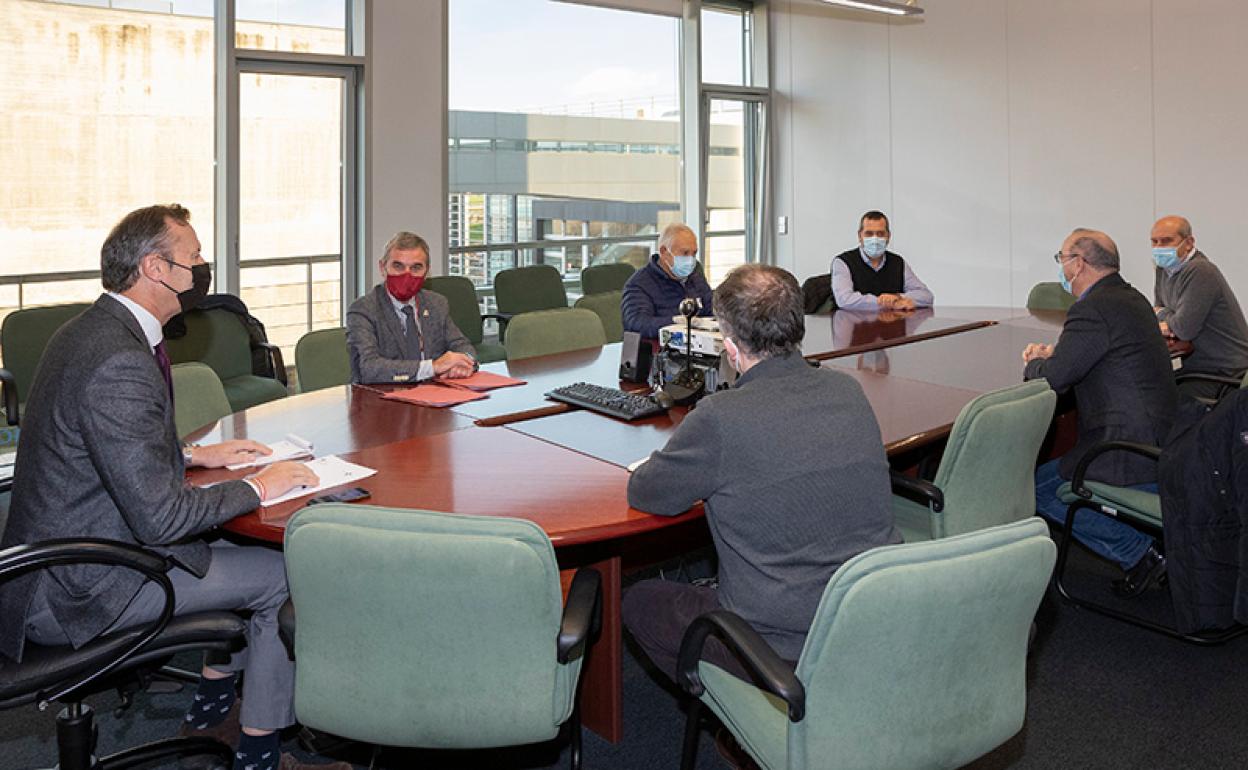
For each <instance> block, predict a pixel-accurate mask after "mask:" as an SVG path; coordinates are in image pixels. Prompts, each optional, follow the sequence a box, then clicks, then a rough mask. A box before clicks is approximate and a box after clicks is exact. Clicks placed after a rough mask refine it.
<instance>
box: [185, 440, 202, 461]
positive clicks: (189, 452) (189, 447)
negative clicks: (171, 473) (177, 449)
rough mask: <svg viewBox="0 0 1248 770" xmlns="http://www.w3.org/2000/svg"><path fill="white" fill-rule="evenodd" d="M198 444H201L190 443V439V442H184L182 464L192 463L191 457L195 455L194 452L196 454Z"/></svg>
mask: <svg viewBox="0 0 1248 770" xmlns="http://www.w3.org/2000/svg"><path fill="white" fill-rule="evenodd" d="M197 446H199V445H198V444H192V443H190V442H189V441H188V442H184V443H183V444H182V464H183V465H190V464H191V457H192V456H194V454H195V447H197Z"/></svg>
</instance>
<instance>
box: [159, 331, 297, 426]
mask: <svg viewBox="0 0 1248 770" xmlns="http://www.w3.org/2000/svg"><path fill="white" fill-rule="evenodd" d="M182 318H183V319H184V320H185V321H186V334H185V335H183V336H182V337H179V338H177V339H167V340H165V346H166V348H167V349H168V351H169V360H170V361H172V362H173V363H175V364H181V363H186V362H188V361H199V362H201V363H205V364H207V365H208V366H210V367H212V370H213V371H214V372H216V373H217V377H219V378H220V379H221V384H222V385H223V386H225V395H226V397H227V398H229V399H230V406H231V407H232V408H233V411H235V412H237V411H240V410H243V409H246V408H248V407H251V406H255V405H257V404H263V403H265V402H266V401H272V400H274V399H278V398H285V397H286V395H287V393H286V384H285V383H284V382H279V381H278V380H274V379H271V378H269V377H258V376H256V375H254V374H252V373H251V339H250V337H249V336H248V334H247V329H246V327H245V326H244V325H243V322H242V321H241V320H240V319H239V317H238V316H237V315H235V314H234V313H232V312H230V311H229V310H224V309H221V308H215V309H213V310H192V311H190V312H189V313H184V314H183V316H182ZM267 348H268V350H269V351H270V353H271V354H273V355H274V357H275V361H274V370H275V371H278V372H280V373H281V375H280V376H281V377H283V378H284V377H285V376H286V375H285V365H284V364H283V362H282V359H281V351H280V350H279V349H278V348H277V347H276V346H274V345H268V346H267Z"/></svg>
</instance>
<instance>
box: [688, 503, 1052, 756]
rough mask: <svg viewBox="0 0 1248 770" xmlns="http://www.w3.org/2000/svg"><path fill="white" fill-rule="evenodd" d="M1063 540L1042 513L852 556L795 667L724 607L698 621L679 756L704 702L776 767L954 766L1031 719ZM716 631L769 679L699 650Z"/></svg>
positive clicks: (693, 748)
mask: <svg viewBox="0 0 1248 770" xmlns="http://www.w3.org/2000/svg"><path fill="white" fill-rule="evenodd" d="M1055 552H1056V546H1054V544H1053V541H1052V540H1051V539H1050V538H1049V533H1048V528H1047V527H1046V526H1045V524H1044V522H1042V521H1041V520H1040V519H1037V518H1034V517H1033V518H1031V519H1028V520H1026V521H1020V522H1014V523H1013V524H1006V525H1003V526H1000V527H993V528H991V529H986V530H980V531H978V532H972V533H969V534H965V535H956V536H954V537H948V538H944V539H941V540H933V541H929V542H925V543H913V544H903V545H895V546H886V547H883V548H876V549H873V550H871V551H867V552H866V553H863V554H859V555H858V556H856V557H854V558H853V559H850V560H849V561H848V562H846V563H845V564H844V565H843V566H842V567H841V568H840V569H839V570H837V572H836V574H835V575H833V576H832V579H831V580H830V581H829V582H828V586H827V588H826V590H825V591H824V594H823V600H822V601H821V602H820V604H819V608H818V610H816V612H815V617H814V621H813V622H812V624H811V628H810V634H809V636H808V637H807V639H806V645H805V647H804V648H803V649H802V654H801V657H800V658H799V659H798V661H797V666H796V668H793V667H791V666H790V665H789V664H788V663H786V662H785V661H784V660H782V659H781V658H780V657H779V655H778V654H777V653H776V652H775V651H774V650H772V649H771V648H770V647H769V646H768V645H767V643H766V642H765V641H763V639H762V637H760V636H759V635H758V634H757V633H756V632H755V631H754V630H753V628H751V627H750V626H749V625H748V624H747V623H745V621H743V620H741V618H740V617H738V616H736V615H734V614H733V613H731V612H729V611H727V610H716V611H714V612H710V613H707V614H706V615H703V616H701V617H699V618H698V619H697V620H696V621H694V623H693V624H692V625H691V626H690V627H689V630H688V632H686V634H685V638H684V640H683V643H682V645H681V650H680V657H679V662H678V669H679V682H680V685H681V686H682V687H683V688H684V689H685V691H686V692H688V693H689V694H690V695H692V696H693V699H692V702H691V708H690V710H689V721H688V723H687V727H686V733H685V749H684V755H683V761H682V767H683V768H684V769H685V770H691V769H692V767H693V763H694V760H695V759H696V755H697V740H698V733H699V729H698V720H699V718H700V715H701V708H702V706H703V705H705V706H708V707H709V708H710V709H711V711H713V712H714V713H715V715H716V716H718V717H719V719H720V721H721V722H723V724H724V726H725V727H727V728H728V729H729V730H731V731H732V733H733V734H734V735H735V736H736V737H737V739H738V741H739V742H740V744H741V746H742V747H743V748H744V749H745V750H746V751H747V752H748V753H749V754H750V755H751V756H752V757H753V758H754V759H755V760H756V761H757V762H758V764H759V765H760V766H761V767H763V768H765V769H766V770H781V769H782V768H788V769H790V770H798V769H799V768H816V767H817V768H890V770H903V769H904V768H956V767H961V766H962V765H965V764H967V763H968V762H971V761H972V760H974V759H976V758H978V757H981V756H983V755H984V754H986V753H988V752H989V751H991V750H992V749H994V748H995V747H997V746H999V745H1000V744H1002V743H1004V742H1005V741H1006V740H1008V739H1009V738H1010V737H1011V736H1012V735H1014V734H1015V733H1016V732H1018V730H1019V729H1020V728H1022V726H1023V721H1024V717H1025V713H1026V698H1027V687H1026V672H1025V668H1026V658H1027V643H1028V636H1029V631H1030V628H1031V623H1032V618H1033V617H1034V615H1035V613H1036V608H1037V607H1038V606H1039V604H1040V598H1041V596H1042V595H1043V594H1044V591H1045V586H1046V585H1047V583H1048V580H1049V574H1050V573H1051V572H1052V570H1053V561H1054V557H1055ZM711 634H714V635H716V636H718V637H719V638H721V639H722V640H723V641H724V643H725V644H727V645H728V646H729V647H730V648H732V649H735V650H736V651H737V652H738V653H739V654H740V655H741V657H742V659H743V660H744V661H745V662H746V663H747V665H748V667H749V668H750V669H751V670H752V671H753V672H754V673H755V675H756V676H757V678H758V680H759V682H760V683H761V684H762V685H763V686H764V688H765V689H760V688H759V687H755V686H754V685H752V684H748V683H746V682H744V681H742V680H740V679H738V678H736V677H735V676H733V675H731V674H729V673H727V672H725V671H724V670H723V669H721V668H719V667H717V666H715V665H713V664H710V663H707V662H705V661H702V660H700V658H701V651H702V645H703V643H704V642H705V640H706V638H707V637H708V636H710V635H711Z"/></svg>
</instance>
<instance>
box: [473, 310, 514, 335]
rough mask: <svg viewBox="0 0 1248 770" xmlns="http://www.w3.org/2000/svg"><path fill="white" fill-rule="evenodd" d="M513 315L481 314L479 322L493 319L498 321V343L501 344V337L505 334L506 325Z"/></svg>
mask: <svg viewBox="0 0 1248 770" xmlns="http://www.w3.org/2000/svg"><path fill="white" fill-rule="evenodd" d="M515 315H516V314H515V313H482V314H481V320H482V321H484V320H485V319H487V318H493V319H494V320H495V321H498V341H499V342H502V341H503V337H504V336H505V335H506V334H507V323H508V322H509V321H511V319H512V318H514V317H515Z"/></svg>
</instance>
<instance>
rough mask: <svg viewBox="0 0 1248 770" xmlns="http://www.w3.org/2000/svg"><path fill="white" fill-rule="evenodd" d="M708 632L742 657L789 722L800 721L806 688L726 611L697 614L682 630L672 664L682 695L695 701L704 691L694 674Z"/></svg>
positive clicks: (748, 628)
mask: <svg viewBox="0 0 1248 770" xmlns="http://www.w3.org/2000/svg"><path fill="white" fill-rule="evenodd" d="M712 633H714V634H715V635H716V636H718V637H720V639H721V640H722V641H723V642H724V643H725V644H726V645H727V646H728V647H729V649H731V650H733V651H735V652H736V653H737V654H738V655H740V656H741V657H742V659H743V660H744V661H745V662H746V663H747V664H748V665H749V667H750V670H751V671H753V672H754V674H755V676H757V677H758V678H759V680H760V681H761V682H762V683H763V685H764V686H765V687H766V688H767V690H768V691H769V692H771V693H772V694H773V695H775V696H777V697H779V698H781V699H782V700H783V701H784V702H785V703H787V704H788V705H789V721H790V722H800V721H802V718H803V717H805V716H806V688H804V687H803V686H802V683H801V682H800V681H798V678H797V674H796V673H795V672H794V671H793V667H792V666H790V665H789V664H788V663H787V662H786V661H785V660H784V659H783V658H781V657H780V655H779V654H777V653H776V651H775V650H773V649H772V648H771V645H769V644H767V642H766V641H764V640H763V637H761V636H759V635H758V632H757V631H755V630H754V628H753V627H752V626H750V624H749V623H746V622H745V620H743V619H742V618H741V616H740V615H737V614H736V613H734V612H730V611H729V610H712V611H710V612H708V613H706V614H704V615H701V616H699V617H698V618H697V619H696V620H694V621H693V623H691V624H690V625H689V628H688V629H687V630H686V631H685V637H684V639H682V640H681V642H680V655H679V657H678V658H677V661H676V679H677V682H678V683H679V684H680V686H681V687H682V688H684V690H685V691H686V692H688V693H689V694H690V695H692V696H694V697H695V698H696V697H701V695H702V693H703V692H705V691H706V687H705V686H704V685H703V684H702V677H701V675H700V674H699V673H698V662H699V661H700V660H701V659H702V647H703V646H704V645H705V644H706V637H708V636H710V635H711V634H712Z"/></svg>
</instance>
